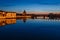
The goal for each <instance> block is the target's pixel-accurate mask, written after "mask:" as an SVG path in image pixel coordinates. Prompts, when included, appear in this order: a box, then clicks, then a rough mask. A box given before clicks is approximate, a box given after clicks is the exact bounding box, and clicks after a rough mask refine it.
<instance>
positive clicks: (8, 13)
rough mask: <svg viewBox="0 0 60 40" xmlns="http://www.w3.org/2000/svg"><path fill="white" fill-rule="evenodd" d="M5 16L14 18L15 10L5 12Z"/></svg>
mask: <svg viewBox="0 0 60 40" xmlns="http://www.w3.org/2000/svg"><path fill="white" fill-rule="evenodd" d="M6 18H16V12H6Z"/></svg>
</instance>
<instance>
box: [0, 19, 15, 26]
mask: <svg viewBox="0 0 60 40" xmlns="http://www.w3.org/2000/svg"><path fill="white" fill-rule="evenodd" d="M15 23H16V19H0V26H4V25H7V24H15Z"/></svg>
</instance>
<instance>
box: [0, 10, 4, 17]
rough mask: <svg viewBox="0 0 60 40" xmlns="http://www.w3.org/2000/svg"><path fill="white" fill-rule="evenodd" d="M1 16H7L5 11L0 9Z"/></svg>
mask: <svg viewBox="0 0 60 40" xmlns="http://www.w3.org/2000/svg"><path fill="white" fill-rule="evenodd" d="M0 18H5V11H2V10H0Z"/></svg>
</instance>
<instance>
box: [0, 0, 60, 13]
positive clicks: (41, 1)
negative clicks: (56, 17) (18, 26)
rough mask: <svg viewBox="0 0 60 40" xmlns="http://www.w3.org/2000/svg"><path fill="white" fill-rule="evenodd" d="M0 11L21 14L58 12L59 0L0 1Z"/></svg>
mask: <svg viewBox="0 0 60 40" xmlns="http://www.w3.org/2000/svg"><path fill="white" fill-rule="evenodd" d="M0 9H1V10H6V11H16V12H22V11H23V10H26V11H29V12H59V11H60V0H0Z"/></svg>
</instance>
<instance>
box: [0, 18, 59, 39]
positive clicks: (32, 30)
mask: <svg viewBox="0 0 60 40" xmlns="http://www.w3.org/2000/svg"><path fill="white" fill-rule="evenodd" d="M8 22H9V21H8ZM0 40H60V20H44V19H28V20H26V21H23V20H16V23H14V24H9V23H8V24H6V25H5V26H0Z"/></svg>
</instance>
